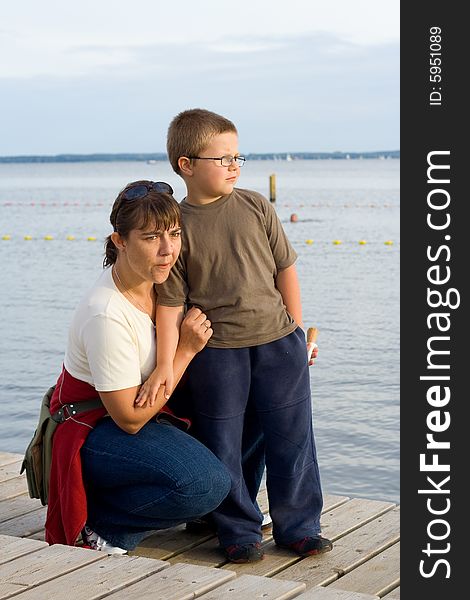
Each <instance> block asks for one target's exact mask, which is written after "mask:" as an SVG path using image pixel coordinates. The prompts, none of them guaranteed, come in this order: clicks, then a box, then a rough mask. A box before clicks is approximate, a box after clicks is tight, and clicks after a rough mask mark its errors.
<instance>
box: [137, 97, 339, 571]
mask: <svg viewBox="0 0 470 600" xmlns="http://www.w3.org/2000/svg"><path fill="white" fill-rule="evenodd" d="M167 150H168V156H169V159H170V162H171V165H172V167H173V169H174V171H175V172H176V173H177V174H178V175H180V176H181V177H182V178H183V179H184V182H185V184H186V188H187V196H186V198H185V199H184V200H183V201H182V202H181V205H180V206H181V211H182V218H183V242H182V251H181V253H180V257H179V259H178V262H177V263H176V265H175V267H174V268H173V269H172V271H171V273H170V276H169V278H168V280H167V282H166V283H165V284H163V285H161V286H157V288H158V307H157V315H158V316H157V323H158V331H157V334H158V337H157V356H158V357H162V358H158V359H157V362H158V367H157V370H156V371H155V372H154V374H153V375H152V376H151V378H150V379H149V382H148V384H147V385H146V386H144V387H143V396H142V397H141V400H140V402H145V400H146V398H147V391H148V390H150V391H151V392H152V391H153V390H155V391H156V390H158V386H159V385H165V386H166V393H167V395H169V392H170V391H171V390H172V387H173V382H172V379H171V363H172V360H171V357H172V356H173V355H174V351H175V348H176V345H177V343H178V330H179V324H180V322H181V319H182V317H183V311H184V305H185V304H187V305H188V306H198V307H200V308H201V309H202V310H203V311H204V312H205V313H206V315H207V321H206V323H205V325H206V327H207V328H208V329H211V330H212V331H211V333H212V337H211V338H210V339H209V342H208V344H207V346H206V347H205V348H204V349H203V350H202V352H200V353H199V354H198V355H197V356H196V357H195V359H194V360H193V361H192V363H191V364H190V367H189V369H188V385H189V389H190V394H191V402H192V403H193V410H194V415H193V417H194V432H195V435H196V436H197V437H198V438H199V439H200V440H201V441H202V442H203V443H204V444H205V445H206V446H207V447H209V448H210V449H211V450H212V451H213V452H214V454H215V455H216V456H218V458H219V459H220V460H221V461H222V462H223V463H224V464H225V465H226V466H227V467H228V469H229V471H230V474H231V478H232V488H231V492H230V494H229V496H228V497H227V498H226V500H224V502H223V503H222V504H221V505H220V506H219V507H218V509H217V510H216V511H214V513H212V515H213V517H214V521H215V523H216V526H217V532H218V537H219V542H220V544H221V546H222V547H223V548H224V549H225V553H226V557H227V558H228V560H230V561H232V562H252V561H256V560H260V559H261V558H262V557H263V549H262V547H261V545H260V541H261V516H260V514H259V511H258V510H257V508H256V505H255V503H254V502H253V501H252V499H251V498H250V494H249V492H248V489H247V486H246V482H245V481H244V478H243V473H242V466H241V444H242V435H243V420H244V414H245V412H246V411H247V408H250V409H251V410H256V413H257V415H258V418H259V421H260V424H261V429H262V431H263V434H264V440H265V453H266V471H267V490H268V499H269V510H270V515H271V518H272V521H273V537H274V540H275V542H276V544H277V545H278V546H281V547H287V548H290V549H291V550H293V551H294V552H296V553H297V554H299V555H300V556H309V555H312V554H318V553H321V552H326V551H328V550H331V548H332V544H331V542H330V541H329V540H327V539H325V538H323V537H322V536H321V535H320V513H321V509H322V505H323V500H322V492H321V484H320V476H319V472H318V465H317V459H316V452H315V443H314V437H313V427H312V416H311V392H310V381H309V374H308V364H309V363H308V360H307V353H306V345H305V335H304V332H303V330H302V329H301V327H302V314H301V303H300V290H299V283H298V278H297V274H296V270H295V265H294V263H295V260H296V258H297V255H296V253H295V251H294V250H293V248H292V247H291V245H290V243H289V241H288V240H287V238H286V236H285V233H284V231H283V229H282V225H281V223H280V221H279V219H278V218H277V215H276V213H275V210H274V208H273V207H272V205H271V204H270V203H269V202H268V201H267V200H266V199H265V198H264V197H263V196H261V194H258V193H257V192H252V191H248V190H243V189H239V188H235V184H236V182H237V179H238V177H239V174H240V167H241V166H242V165H243V163H244V161H245V159H244V158H243V157H242V156H240V155H239V152H238V134H237V130H236V128H235V125H234V124H233V123H232V122H231V121H229V120H228V119H225V118H224V117H222V116H220V115H217V114H215V113H213V112H210V111H207V110H202V109H193V110H187V111H183V112H182V113H180V114H179V115H177V116H176V117H175V118H174V119H173V121H172V122H171V124H170V127H169V129H168V138H167ZM314 356H316V353H315V354H314ZM167 357H170V358H169V359H168V358H167ZM312 363H313V361H311V362H310V364H312ZM152 386H153V388H152ZM148 396H149V397H151V396H152V393H149V395H148Z"/></svg>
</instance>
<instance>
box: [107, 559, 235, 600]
mask: <svg viewBox="0 0 470 600" xmlns="http://www.w3.org/2000/svg"><path fill="white" fill-rule="evenodd" d="M235 577H236V575H235V573H229V572H228V571H221V570H220V569H211V568H209V567H198V566H196V565H184V564H176V565H173V566H172V567H170V568H169V569H165V570H164V571H161V572H159V573H155V574H154V575H151V576H150V577H146V578H145V579H142V580H141V581H138V582H137V583H134V584H133V585H132V586H131V587H127V588H125V589H123V590H121V591H119V592H115V593H114V594H111V595H110V596H106V598H107V599H108V598H109V599H110V600H129V598H138V599H139V600H155V599H156V598H158V600H193V598H195V597H198V596H201V595H202V594H205V593H207V592H210V591H211V590H213V589H215V588H217V587H219V586H221V585H223V584H224V583H226V582H227V581H230V580H231V579H233V578H235Z"/></svg>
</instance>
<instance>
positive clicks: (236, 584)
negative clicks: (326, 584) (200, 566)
mask: <svg viewBox="0 0 470 600" xmlns="http://www.w3.org/2000/svg"><path fill="white" fill-rule="evenodd" d="M304 589H305V584H303V583H299V582H297V581H282V582H279V581H274V580H273V579H267V578H266V577H257V576H256V575H242V576H241V577H237V578H236V579H234V580H233V581H231V582H230V583H228V584H226V585H223V586H221V587H218V588H217V589H216V590H214V591H213V592H209V593H208V594H205V595H204V596H203V599H204V600H221V599H222V598H223V600H226V599H230V598H234V599H236V600H240V598H243V599H245V598H250V600H256V599H258V598H262V599H263V600H289V599H290V598H295V597H297V596H298V595H299V594H300V593H301V592H303V590H304Z"/></svg>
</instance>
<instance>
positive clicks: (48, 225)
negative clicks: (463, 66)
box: [0, 160, 400, 502]
mask: <svg viewBox="0 0 470 600" xmlns="http://www.w3.org/2000/svg"><path fill="white" fill-rule="evenodd" d="M399 170H400V161H399V160H318V161H316V160H312V161H251V162H247V164H246V165H245V166H244V167H243V170H242V173H241V178H240V181H239V186H240V187H246V188H251V189H255V190H257V191H259V192H261V193H263V194H265V195H268V194H269V192H268V190H269V175H270V174H272V173H275V174H276V180H277V200H276V204H275V206H276V209H277V212H278V215H279V217H280V219H281V221H282V222H283V225H284V228H285V230H286V232H287V235H288V237H289V239H290V240H291V242H292V244H293V246H294V248H295V249H296V251H297V253H298V255H299V258H298V262H297V268H298V272H299V276H300V283H301V289H302V302H303V312H304V321H305V325H306V326H316V327H318V329H319V336H318V340H317V341H318V344H319V347H320V354H319V358H318V360H317V361H316V364H315V366H313V367H312V368H311V371H310V374H311V383H312V399H313V415H314V423H315V434H316V442H317V451H318V458H319V463H320V471H321V476H322V482H323V488H324V490H325V492H327V493H331V494H343V495H348V496H356V497H366V498H374V499H379V500H391V501H395V502H398V501H399V343H400V336H399V330H400V323H399V248H400V244H399V233H400V231H399ZM137 179H153V180H163V181H168V182H169V183H170V184H171V185H172V186H173V188H174V189H175V196H176V197H177V198H178V199H181V198H182V197H183V195H184V186H183V182H182V180H180V179H179V178H178V177H177V176H176V175H175V174H174V173H173V172H172V171H171V169H170V167H169V166H168V165H166V163H163V162H158V163H156V164H147V163H145V162H124V163H120V162H111V163H73V164H64V163H59V164H45V163H43V164H10V165H7V164H0V257H1V265H2V285H1V292H0V293H1V296H0V297H1V300H0V310H1V316H2V318H1V320H0V339H1V340H2V352H1V354H0V451H9V452H20V453H21V452H23V451H24V450H25V448H26V445H27V444H28V442H29V439H30V437H31V435H32V432H33V430H34V427H35V425H36V422H37V416H38V408H39V402H40V399H41V398H42V395H43V393H44V392H45V391H46V389H47V388H48V387H49V386H50V385H51V384H53V383H55V381H56V378H57V375H58V373H59V371H60V366H61V363H62V360H63V355H64V351H65V344H66V339H67V329H68V324H69V322H70V319H71V316H72V312H73V310H74V308H75V305H76V304H77V303H78V301H79V299H80V297H81V295H82V293H83V292H84V291H85V290H86V289H87V288H88V287H89V286H90V284H91V283H92V282H93V281H94V280H95V279H96V277H97V276H98V274H99V272H100V269H101V262H102V257H103V240H104V238H105V236H106V235H107V234H108V233H109V232H110V225H109V222H108V217H109V212H110V207H111V205H112V202H113V201H114V198H115V197H116V195H117V193H118V192H119V190H120V189H121V188H122V187H124V185H125V184H126V183H127V182H129V181H133V180H137ZM293 213H295V214H296V215H297V216H298V221H297V222H291V221H290V216H291V215H292V214H293ZM25 236H26V237H31V238H32V239H24V238H25ZM46 237H49V238H52V239H45V238H46ZM68 237H73V238H74V239H68ZM3 238H8V239H3ZM89 238H90V239H89ZM360 241H363V242H366V243H359V242H360ZM334 242H341V243H334ZM387 242H389V243H387Z"/></svg>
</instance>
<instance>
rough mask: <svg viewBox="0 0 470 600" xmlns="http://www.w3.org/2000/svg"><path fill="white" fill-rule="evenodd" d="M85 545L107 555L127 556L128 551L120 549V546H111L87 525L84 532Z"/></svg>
mask: <svg viewBox="0 0 470 600" xmlns="http://www.w3.org/2000/svg"><path fill="white" fill-rule="evenodd" d="M82 540H83V545H84V546H87V547H88V548H91V550H101V551H102V552H106V554H127V550H124V548H119V546H111V544H110V543H109V542H107V541H106V540H105V539H104V538H102V537H101V536H100V535H98V534H97V533H96V532H95V531H93V529H91V528H90V527H88V525H85V527H84V528H83V530H82Z"/></svg>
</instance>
